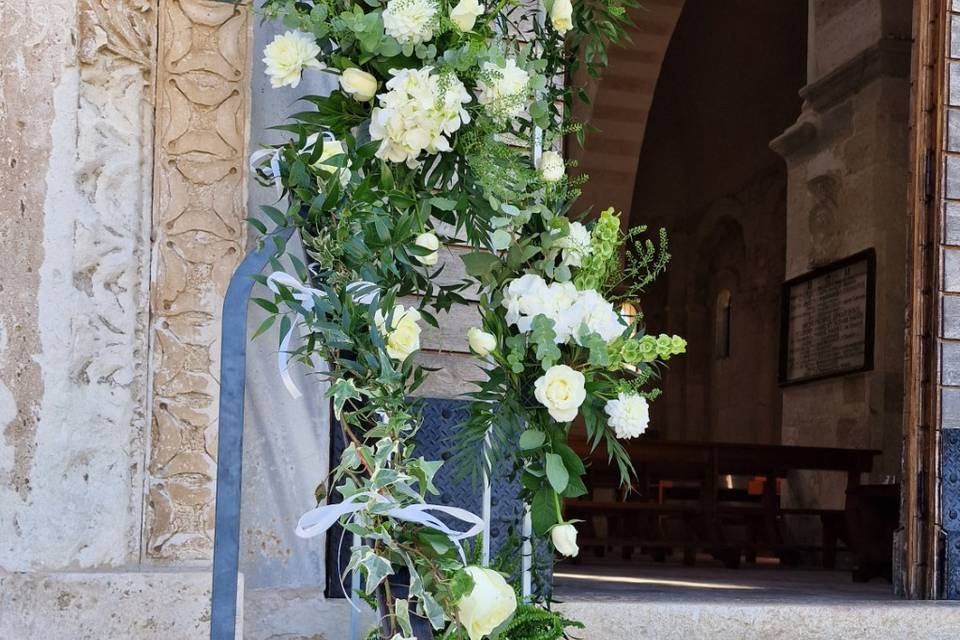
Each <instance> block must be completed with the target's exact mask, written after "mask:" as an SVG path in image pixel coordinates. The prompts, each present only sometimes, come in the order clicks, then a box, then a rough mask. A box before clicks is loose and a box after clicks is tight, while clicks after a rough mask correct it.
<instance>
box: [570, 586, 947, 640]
mask: <svg viewBox="0 0 960 640" xmlns="http://www.w3.org/2000/svg"><path fill="white" fill-rule="evenodd" d="M557 609H558V610H559V611H561V612H563V613H565V614H566V615H568V616H570V617H571V618H573V619H576V620H580V621H581V622H583V623H584V624H585V625H586V629H584V630H583V631H580V632H576V633H574V635H575V636H577V637H579V638H582V639H583V640H644V639H650V640H792V639H795V638H796V639H816V640H833V639H837V640H905V639H908V638H911V639H912V638H916V639H920V638H922V639H923V640H955V639H956V638H960V602H944V601H941V602H934V601H904V600H862V599H856V598H849V599H848V598H842V597H841V598H839V599H838V598H825V597H823V598H821V597H799V596H793V597H789V598H784V599H780V600H770V601H768V602H763V601H757V600H755V599H750V600H746V601H745V600H742V599H737V598H729V599H712V600H711V601H709V602H698V601H696V600H693V599H690V600H683V599H666V598H663V597H656V596H654V597H651V598H648V599H643V598H637V599H631V600H619V601H611V600H610V599H603V600H598V599H570V600H568V601H566V602H563V603H560V604H558V605H557Z"/></svg>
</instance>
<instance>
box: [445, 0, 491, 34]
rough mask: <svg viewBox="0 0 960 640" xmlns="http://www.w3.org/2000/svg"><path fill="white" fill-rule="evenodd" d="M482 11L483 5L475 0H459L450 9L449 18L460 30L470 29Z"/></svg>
mask: <svg viewBox="0 0 960 640" xmlns="http://www.w3.org/2000/svg"><path fill="white" fill-rule="evenodd" d="M482 13H483V5H481V4H480V3H479V2H477V0H460V2H459V3H458V4H457V6H455V7H454V8H453V9H451V10H450V20H452V21H453V23H454V24H455V25H457V28H458V29H460V31H470V30H472V29H473V26H474V25H475V24H476V22H477V18H478V17H479V16H480V14H482Z"/></svg>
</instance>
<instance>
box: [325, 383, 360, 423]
mask: <svg viewBox="0 0 960 640" xmlns="http://www.w3.org/2000/svg"><path fill="white" fill-rule="evenodd" d="M361 395H362V392H361V391H360V390H359V389H357V385H355V384H354V383H353V380H349V379H346V378H340V379H339V380H337V381H336V382H334V383H333V384H331V385H330V388H329V389H328V390H327V397H328V398H333V415H334V416H335V417H336V419H337V420H339V419H340V416H341V415H342V414H343V407H344V405H346V403H347V401H348V400H358V399H359V398H360V397H361Z"/></svg>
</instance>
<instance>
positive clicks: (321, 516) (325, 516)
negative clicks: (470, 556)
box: [296, 491, 483, 564]
mask: <svg viewBox="0 0 960 640" xmlns="http://www.w3.org/2000/svg"><path fill="white" fill-rule="evenodd" d="M361 498H369V500H368V501H367V502H357V501H358V500H359V499H361ZM371 504H380V505H388V504H390V502H389V501H388V500H387V499H386V498H384V497H383V496H380V495H378V494H376V493H373V492H371V491H362V492H360V493H355V494H354V495H352V496H350V497H349V498H347V499H346V500H344V501H343V502H341V503H339V504H325V505H321V506H319V507H317V508H315V509H311V510H310V511H307V512H306V513H304V514H303V515H302V516H300V520H299V521H298V522H297V529H296V534H297V536H298V537H300V538H312V537H314V536H317V535H320V534H321V533H323V532H324V531H326V530H327V529H329V528H330V527H332V526H333V524H334V523H335V522H336V521H337V520H339V519H340V518H341V517H342V516H345V515H347V514H353V513H356V512H357V511H362V510H364V509H366V508H367V507H369V506H370V505H371ZM429 511H439V512H440V513H445V514H447V515H449V516H452V517H454V518H456V519H457V520H459V521H461V522H466V523H467V524H469V525H471V526H470V528H469V529H467V530H466V531H457V530H456V529H451V528H450V527H448V526H447V525H446V524H444V523H443V521H441V520H440V519H439V518H437V517H436V516H434V515H432V514H430V513H428V512H429ZM377 514H378V515H384V516H387V517H389V518H393V519H395V520H404V521H405V522H413V523H416V524H422V525H424V526H426V527H430V528H431V529H436V530H437V531H439V532H441V533H443V534H444V535H446V536H447V537H448V538H450V541H451V542H453V543H454V544H455V545H456V546H457V551H459V552H460V558H461V560H463V562H464V564H466V556H465V554H464V553H463V547H462V546H461V545H460V541H461V540H464V539H466V538H472V537H473V536H475V535H477V534H478V533H480V532H481V531H483V520H482V519H481V518H480V517H479V516H477V515H475V514H473V513H471V512H469V511H467V510H466V509H461V508H460V507H447V506H444V505H440V504H411V505H408V506H406V507H401V506H399V505H396V506H393V507H389V508H386V509H384V508H383V507H381V508H378V510H377Z"/></svg>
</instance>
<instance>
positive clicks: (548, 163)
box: [537, 151, 567, 182]
mask: <svg viewBox="0 0 960 640" xmlns="http://www.w3.org/2000/svg"><path fill="white" fill-rule="evenodd" d="M537 170H538V171H540V177H541V178H543V179H544V181H545V182H559V181H560V179H561V178H563V176H564V174H565V173H566V172H567V165H566V163H564V161H563V156H561V155H560V154H559V153H557V152H556V151H544V152H543V154H542V155H541V156H540V162H538V163H537Z"/></svg>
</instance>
